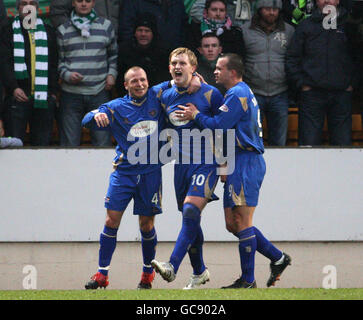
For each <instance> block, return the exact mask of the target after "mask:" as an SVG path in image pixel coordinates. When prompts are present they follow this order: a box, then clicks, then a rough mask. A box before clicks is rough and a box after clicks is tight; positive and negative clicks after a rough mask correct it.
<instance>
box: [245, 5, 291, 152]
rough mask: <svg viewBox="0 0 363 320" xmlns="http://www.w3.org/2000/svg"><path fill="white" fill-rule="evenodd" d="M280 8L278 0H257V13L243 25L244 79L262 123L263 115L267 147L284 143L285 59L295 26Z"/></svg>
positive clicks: (286, 124) (286, 101)
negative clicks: (288, 22) (254, 100)
mask: <svg viewBox="0 0 363 320" xmlns="http://www.w3.org/2000/svg"><path fill="white" fill-rule="evenodd" d="M281 8H282V3H281V0H258V2H257V12H256V13H255V15H254V16H253V18H252V20H251V21H250V22H248V23H246V24H244V25H243V27H242V33H243V44H244V50H243V51H244V57H243V58H244V64H245V71H246V74H245V76H244V79H245V82H246V83H247V84H248V85H249V87H250V88H251V89H252V91H253V93H254V94H255V97H256V99H257V102H258V105H259V106H260V110H261V118H260V120H261V123H262V121H263V119H264V117H265V116H266V120H267V128H268V144H269V145H270V146H284V145H285V144H286V137H287V129H288V112H289V110H288V109H289V95H288V84H287V79H286V74H285V58H286V50H287V45H288V44H289V42H290V40H291V37H292V35H293V33H294V28H293V27H292V26H290V25H289V24H287V23H285V22H284V21H283V17H282V15H281Z"/></svg>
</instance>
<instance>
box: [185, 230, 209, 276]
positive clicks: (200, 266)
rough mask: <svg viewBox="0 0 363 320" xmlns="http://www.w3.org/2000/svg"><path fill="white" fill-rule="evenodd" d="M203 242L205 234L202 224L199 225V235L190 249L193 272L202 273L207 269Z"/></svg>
mask: <svg viewBox="0 0 363 320" xmlns="http://www.w3.org/2000/svg"><path fill="white" fill-rule="evenodd" d="M203 243H204V236H203V230H202V228H201V226H199V230H198V234H197V237H196V238H195V240H194V242H193V244H192V246H191V247H190V249H189V250H188V254H189V259H190V263H191V265H192V267H193V274H195V275H199V274H202V273H203V272H204V270H205V265H204V261H203Z"/></svg>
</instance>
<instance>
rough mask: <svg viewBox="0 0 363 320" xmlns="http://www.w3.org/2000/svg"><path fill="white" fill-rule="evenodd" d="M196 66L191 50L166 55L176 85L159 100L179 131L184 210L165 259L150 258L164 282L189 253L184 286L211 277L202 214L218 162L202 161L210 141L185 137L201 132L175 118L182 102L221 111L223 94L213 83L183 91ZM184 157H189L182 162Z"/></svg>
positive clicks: (178, 178) (179, 192) (177, 178)
mask: <svg viewBox="0 0 363 320" xmlns="http://www.w3.org/2000/svg"><path fill="white" fill-rule="evenodd" d="M197 65H198V62H197V58H196V56H195V54H194V53H193V52H192V51H191V50H189V49H187V48H177V49H175V50H174V51H172V52H171V54H170V56H169V71H170V74H171V76H172V78H173V81H174V85H173V86H172V87H171V88H170V89H167V90H166V91H164V92H163V93H162V95H161V104H162V106H163V107H164V108H165V112H166V114H167V117H168V120H169V125H170V127H171V128H172V129H173V130H175V131H176V132H177V133H178V137H177V138H176V139H178V141H173V144H174V145H178V150H176V153H177V155H178V156H177V159H176V163H175V167H174V187H175V193H176V199H177V203H178V210H179V211H180V212H182V216H183V220H182V228H181V230H180V232H179V235H178V238H177V240H176V243H175V246H174V250H173V252H172V254H171V256H170V259H169V261H168V262H159V261H157V260H153V261H152V262H151V264H152V266H153V267H154V269H155V270H156V272H158V273H160V275H161V276H162V277H163V279H164V280H166V281H168V282H171V281H173V280H174V279H175V277H176V274H177V272H178V269H179V266H180V264H181V262H182V260H183V259H184V256H185V255H186V253H187V252H188V254H189V258H190V262H191V265H192V267H193V274H192V276H191V278H190V282H189V283H188V284H187V286H186V287H185V288H184V289H194V288H195V287H197V286H200V285H201V284H204V283H205V282H207V281H209V271H208V269H207V268H206V266H205V264H204V261H203V251H202V248H203V242H204V237H203V231H202V228H201V225H200V222H201V212H202V210H203V208H204V207H205V206H206V204H207V203H208V202H209V201H213V200H217V199H218V197H216V196H215V195H214V193H213V191H214V188H215V186H216V184H217V181H218V176H217V172H216V170H217V163H216V160H215V158H214V157H213V159H212V161H211V162H208V161H207V160H206V158H207V157H206V153H207V152H208V150H207V148H208V143H207V142H206V141H202V140H200V141H199V142H196V141H195V140H196V139H192V138H191V137H190V136H189V137H188V135H187V134H186V132H197V133H200V129H199V128H198V127H197V126H196V124H195V123H194V122H193V121H188V120H186V121H184V120H183V119H177V118H176V117H175V114H176V112H177V111H178V110H180V106H181V105H187V104H188V103H193V104H197V105H198V106H199V108H200V112H201V113H203V114H206V115H208V116H213V115H215V114H217V113H218V112H219V110H218V108H219V106H220V105H221V103H222V101H223V97H222V94H221V93H220V92H219V91H218V90H217V89H216V88H215V87H213V86H210V85H207V84H205V83H202V85H201V88H200V89H199V90H198V91H197V92H195V93H194V94H188V93H187V88H188V87H189V86H190V82H191V79H192V76H193V73H194V72H195V70H196V68H197ZM205 140H208V139H205ZM185 145H190V148H189V150H186V149H185V148H184V147H185ZM199 157H200V159H198V158H199ZM186 159H187V161H184V160H186Z"/></svg>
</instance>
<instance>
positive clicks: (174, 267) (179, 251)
mask: <svg viewBox="0 0 363 320" xmlns="http://www.w3.org/2000/svg"><path fill="white" fill-rule="evenodd" d="M195 198H196V197H195ZM194 200H195V201H194V203H192V202H186V203H184V205H183V212H182V214H183V219H182V227H181V230H180V232H179V235H178V238H177V240H176V242H175V246H174V249H173V252H172V253H171V256H170V259H169V262H159V261H157V260H153V261H152V262H151V264H152V266H153V267H154V269H155V271H156V272H158V273H160V275H161V276H162V277H163V279H164V280H166V281H168V282H171V281H173V280H174V279H175V277H176V274H177V272H178V270H179V266H180V264H181V263H182V261H183V259H184V257H185V255H186V253H187V252H188V249H189V248H190V247H191V246H192V244H193V243H194V242H195V240H196V238H197V236H198V235H199V236H200V234H199V232H200V231H201V229H200V220H201V209H202V208H204V206H205V204H206V200H205V199H204V198H200V199H197V200H196V199H194ZM198 255H199V253H198ZM199 264H200V262H199ZM201 264H202V266H199V268H204V270H205V266H204V263H203V261H201ZM204 270H203V271H204ZM203 271H202V272H203Z"/></svg>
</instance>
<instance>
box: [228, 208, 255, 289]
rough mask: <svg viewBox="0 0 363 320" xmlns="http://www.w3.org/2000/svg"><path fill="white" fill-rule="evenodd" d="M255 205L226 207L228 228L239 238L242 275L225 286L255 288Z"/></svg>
mask: <svg viewBox="0 0 363 320" xmlns="http://www.w3.org/2000/svg"><path fill="white" fill-rule="evenodd" d="M254 211H255V207H250V206H245V205H244V206H235V207H233V209H232V208H225V220H226V228H227V230H228V231H230V232H232V233H233V234H234V235H235V236H236V237H237V238H238V239H239V245H238V251H239V256H240V264H241V270H242V276H241V277H240V278H239V279H237V280H236V281H235V282H234V283H233V284H232V285H230V286H227V287H223V288H224V289H227V288H254V287H256V281H255V274H254V272H255V253H256V246H257V243H256V236H255V234H254V230H253V227H252V219H253V213H254Z"/></svg>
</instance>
